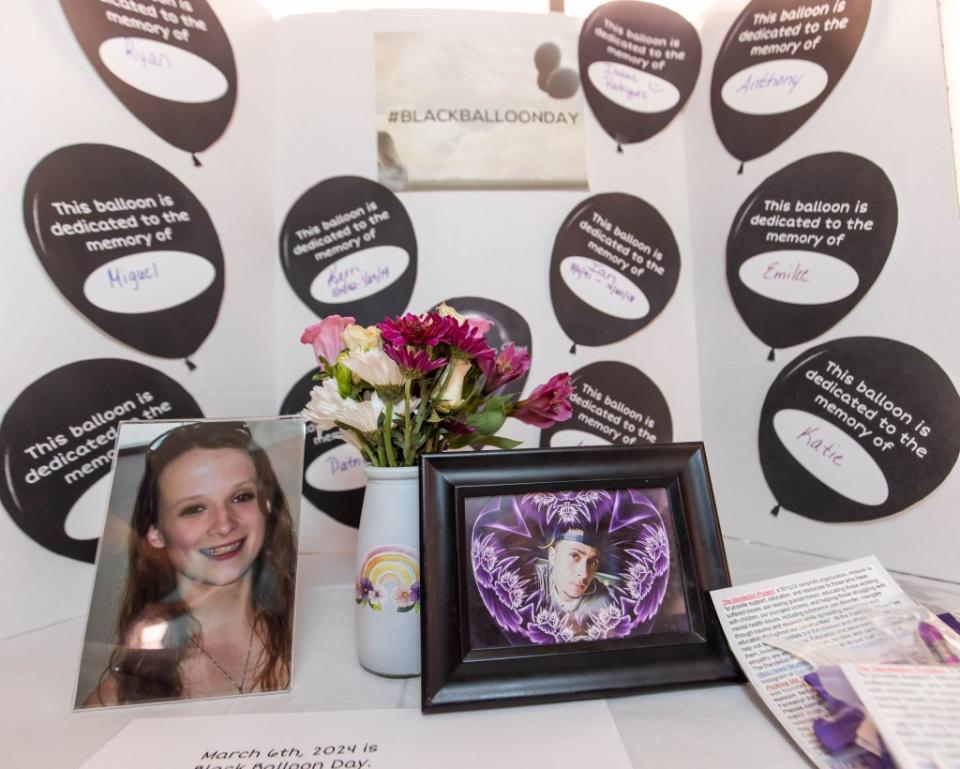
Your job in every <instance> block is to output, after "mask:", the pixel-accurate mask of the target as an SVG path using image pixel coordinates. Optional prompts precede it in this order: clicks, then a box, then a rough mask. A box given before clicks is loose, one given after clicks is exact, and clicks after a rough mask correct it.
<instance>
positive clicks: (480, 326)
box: [467, 315, 493, 336]
mask: <svg viewBox="0 0 960 769" xmlns="http://www.w3.org/2000/svg"><path fill="white" fill-rule="evenodd" d="M467 325H468V326H470V328H472V329H473V330H474V331H476V332H478V333H479V334H480V336H486V335H487V332H488V331H489V330H490V329H491V328H493V321H492V320H487V319H486V318H482V317H480V316H479V315H468V316H467Z"/></svg>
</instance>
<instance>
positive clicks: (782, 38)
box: [710, 0, 871, 172]
mask: <svg viewBox="0 0 960 769" xmlns="http://www.w3.org/2000/svg"><path fill="white" fill-rule="evenodd" d="M870 3H871V0H845V2H843V3H831V4H829V5H828V4H827V3H820V4H816V5H814V4H813V3H810V2H808V0H752V2H750V3H749V4H748V5H747V6H746V8H744V9H743V12H742V13H741V14H740V15H739V16H738V17H737V20H736V21H734V22H733V26H731V27H730V31H729V32H727V36H726V37H725V38H724V41H723V45H722V46H721V48H720V52H719V53H718V54H717V59H716V62H715V63H714V66H713V80H712V83H711V85H710V106H711V109H712V111H713V122H714V125H715V127H716V129H717V136H719V137H720V141H721V142H723V146H724V147H726V148H727V151H728V152H729V153H730V154H731V155H733V156H734V157H735V158H737V159H738V160H740V161H748V160H753V159H754V158H758V157H760V156H761V155H766V154H767V153H768V152H770V151H771V150H773V149H774V148H776V147H779V146H780V145H781V144H782V143H783V142H785V141H786V140H787V139H788V138H790V137H791V136H792V135H793V134H794V133H795V132H796V131H797V130H798V129H799V128H800V126H802V125H803V124H804V123H806V122H807V120H809V119H810V117H811V116H812V115H813V113H814V112H816V111H817V110H818V109H819V108H820V105H821V104H823V102H824V101H826V99H827V97H828V96H829V95H830V93H831V92H832V91H833V89H834V88H835V87H836V85H837V83H838V82H839V81H840V78H842V77H843V74H844V72H846V71H847V67H848V66H849V65H850V62H851V61H852V60H853V57H854V54H856V52H857V48H858V47H859V45H860V40H861V39H862V38H863V32H864V30H865V29H866V26H867V19H868V18H869V16H870ZM838 8H842V10H837V9H838ZM811 11H814V13H812V14H811V13H810V12H811ZM783 30H787V31H788V33H789V34H786V33H784V32H783ZM774 32H778V33H779V35H778V36H773V34H772V33H774ZM740 171H741V172H742V171H743V164H742V162H741V166H740Z"/></svg>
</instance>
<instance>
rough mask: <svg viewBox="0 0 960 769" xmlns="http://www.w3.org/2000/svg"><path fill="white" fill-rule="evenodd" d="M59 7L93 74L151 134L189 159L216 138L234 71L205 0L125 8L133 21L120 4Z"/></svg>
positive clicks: (228, 112)
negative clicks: (174, 4)
mask: <svg viewBox="0 0 960 769" xmlns="http://www.w3.org/2000/svg"><path fill="white" fill-rule="evenodd" d="M60 5H61V6H62V7H63V12H64V14H65V15H66V17H67V21H68V22H69V23H70V27H71V29H72V30H73V34H74V36H75V37H76V38H77V41H78V42H79V43H80V47H81V48H82V49H83V52H84V53H85V54H86V56H87V58H88V59H89V60H90V63H91V64H92V65H93V68H94V69H95V70H96V71H97V74H98V75H99V76H100V77H101V79H102V80H103V81H104V83H106V84H107V86H108V87H109V88H110V90H111V91H113V93H114V95H116V97H117V98H118V99H120V101H121V102H122V103H123V105H124V106H125V107H126V108H127V109H129V110H130V111H131V112H132V113H133V114H134V115H135V116H136V117H137V118H138V119H139V120H140V121H141V122H143V123H144V124H145V125H146V126H147V127H148V128H149V129H150V130H151V131H153V132H154V133H156V134H157V135H158V136H159V137H160V138H161V139H163V140H164V141H167V142H169V143H170V144H172V145H173V146H174V147H179V148H180V149H182V150H185V151H187V152H190V153H196V152H201V151H202V150H205V149H206V148H207V147H209V146H210V145H211V144H213V143H214V142H215V141H216V140H217V139H219V138H220V136H221V135H222V134H223V132H224V130H225V129H226V127H227V124H228V123H229V122H230V118H231V116H232V115H233V107H234V103H235V102H236V99H237V67H236V63H235V62H234V58H233V50H232V49H231V48H230V41H229V40H228V39H227V34H226V32H225V31H224V29H223V25H221V24H220V20H219V19H218V18H217V16H216V14H215V13H214V12H213V10H212V9H211V8H210V6H209V4H208V3H207V0H190V1H189V2H188V3H180V4H179V6H175V7H173V8H170V7H168V6H166V5H165V4H160V3H129V4H127V5H129V6H137V7H138V8H140V9H142V10H138V11H137V13H138V15H136V16H132V15H131V14H130V13H126V12H125V11H128V10H133V8H128V7H127V5H124V4H123V3H121V4H119V5H118V4H117V3H105V2H100V1H99V0H60ZM130 22H133V23H130ZM194 162H195V163H196V164H197V165H199V164H200V163H199V161H197V159H196V156H194Z"/></svg>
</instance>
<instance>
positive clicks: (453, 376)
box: [437, 360, 473, 409]
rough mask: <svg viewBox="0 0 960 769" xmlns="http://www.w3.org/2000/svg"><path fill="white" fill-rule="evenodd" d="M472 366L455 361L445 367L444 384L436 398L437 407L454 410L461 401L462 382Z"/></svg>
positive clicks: (464, 362) (465, 362) (466, 362)
mask: <svg viewBox="0 0 960 769" xmlns="http://www.w3.org/2000/svg"><path fill="white" fill-rule="evenodd" d="M472 366H473V364H472V363H471V362H470V361H468V360H455V361H453V362H452V363H449V364H448V365H447V371H446V374H445V376H446V378H447V379H446V382H444V384H443V391H442V392H441V393H440V395H439V396H438V397H437V400H438V401H439V403H438V404H437V405H438V406H442V407H444V408H447V409H455V408H457V407H458V406H459V405H460V403H461V402H462V401H463V380H464V378H465V377H466V376H467V372H468V371H469V370H470V368H471V367H472Z"/></svg>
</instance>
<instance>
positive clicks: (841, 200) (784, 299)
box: [727, 152, 897, 359]
mask: <svg viewBox="0 0 960 769" xmlns="http://www.w3.org/2000/svg"><path fill="white" fill-rule="evenodd" d="M896 231H897V197H896V194H895V192H894V189H893V186H892V185H891V183H890V180H889V179H888V178H887V175H886V174H885V173H884V172H883V170H881V169H880V167H879V166H877V165H876V164H874V163H872V162H870V161H869V160H866V159H865V158H862V157H859V156H857V155H851V154H848V153H845V152H828V153H826V154H823V155H813V156H811V157H807V158H802V159H801V160H798V161H796V162H795V163H792V164H790V165H789V166H787V167H786V168H783V169H781V170H780V171H778V172H777V173H775V174H773V175H772V176H771V177H769V178H768V179H766V180H765V181H764V182H763V183H762V184H761V185H760V186H759V187H757V189H755V190H754V191H753V192H752V193H751V194H750V197H749V198H747V200H746V201H745V202H744V203H743V205H741V206H740V210H739V211H738V212H737V216H736V218H735V219H734V222H733V227H732V228H731V230H730V235H729V237H728V238H727V284H728V285H729V287H730V294H731V296H732V297H733V302H734V304H735V305H736V307H737V311H738V312H739V313H740V315H741V317H742V318H743V320H744V322H745V323H746V324H747V326H748V327H749V329H750V330H751V331H752V332H753V333H754V335H756V337H757V338H758V339H760V340H761V341H763V342H765V343H766V344H767V345H769V346H770V347H771V348H780V347H792V346H793V345H797V344H802V343H803V342H807V341H809V340H811V339H813V338H814V337H817V336H819V335H820V334H822V333H824V332H825V331H827V330H828V329H830V328H832V327H833V326H834V325H835V324H836V323H837V322H838V321H839V320H840V319H841V318H843V317H844V316H845V315H846V314H847V313H849V312H850V311H851V310H852V309H853V308H854V307H855V306H856V305H857V303H858V302H859V301H860V300H861V299H863V297H864V295H865V294H866V293H867V292H868V291H869V290H870V288H871V286H873V284H874V282H875V281H876V279H877V277H878V276H879V275H880V272H881V270H882V269H883V266H884V264H886V260H887V257H888V255H889V253H890V248H891V246H892V244H893V238H894V235H895V234H896ZM771 359H772V357H771Z"/></svg>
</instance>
